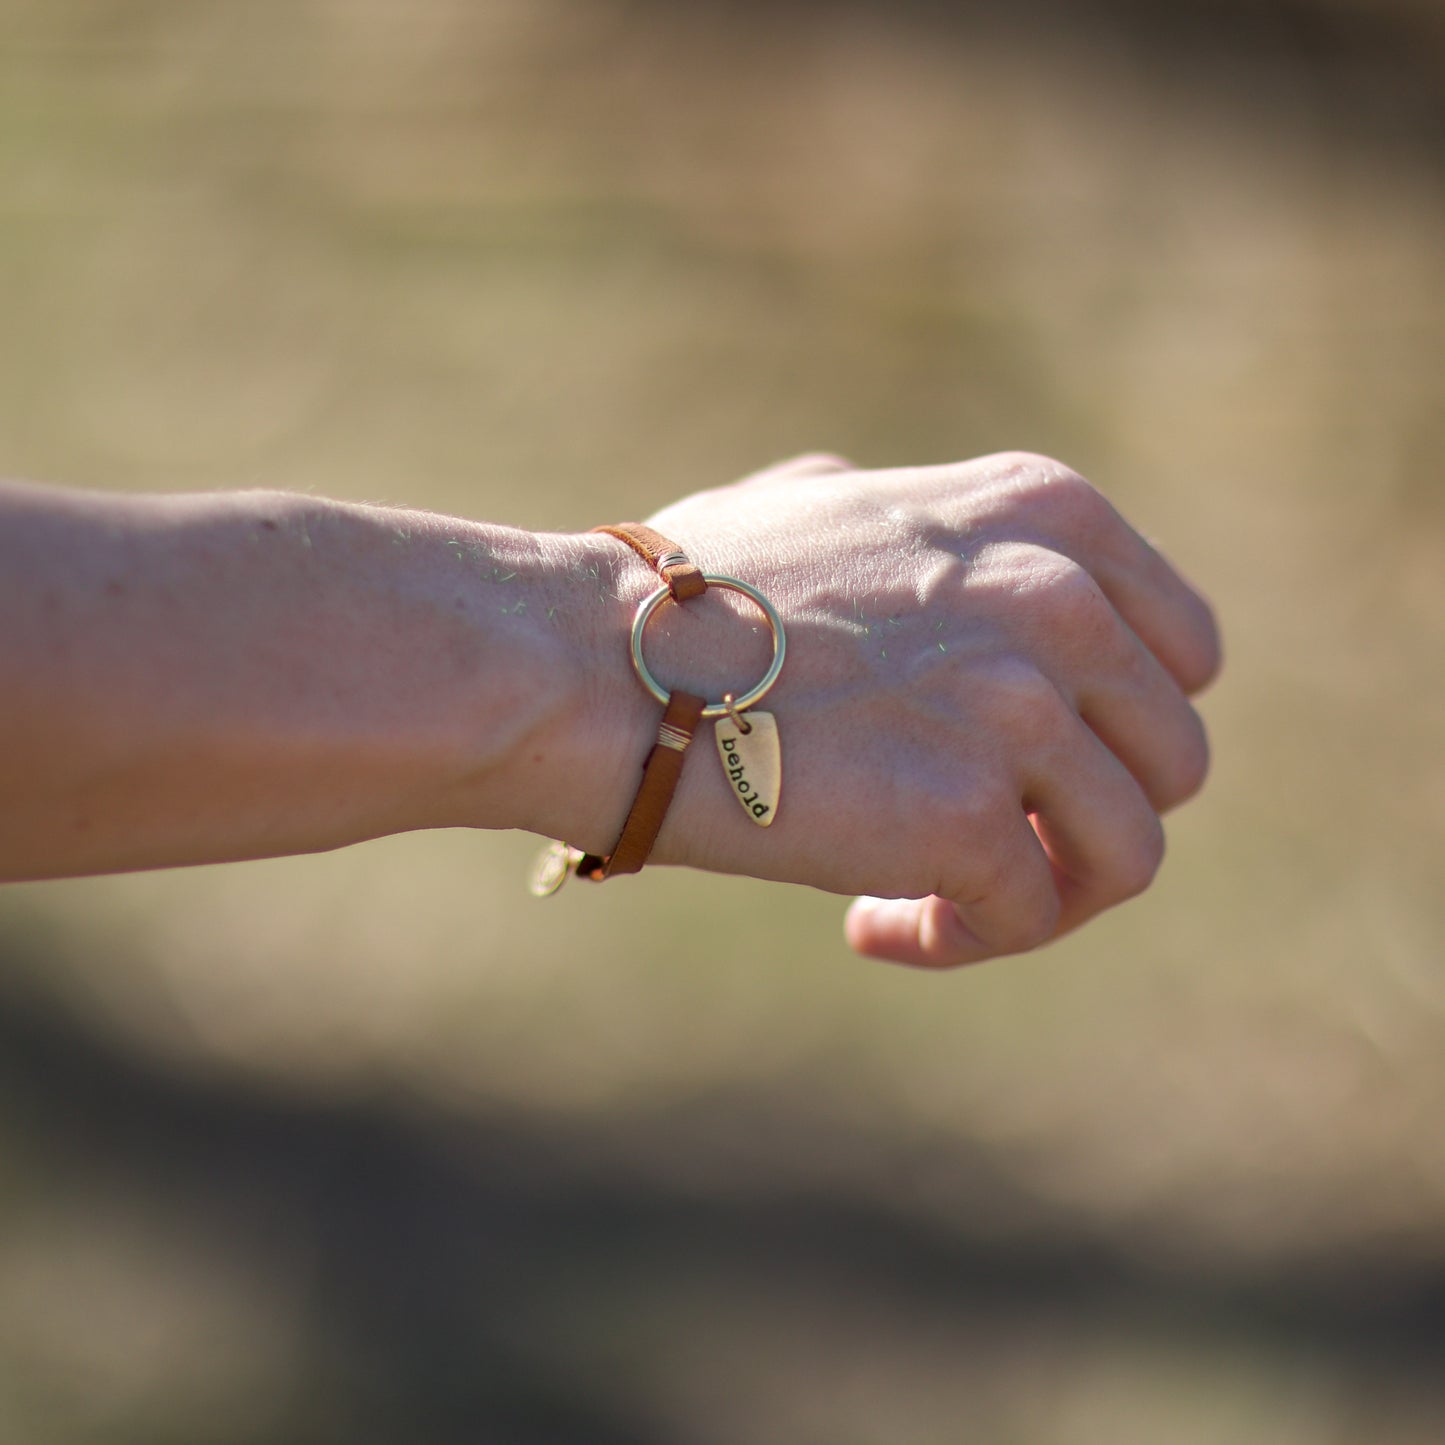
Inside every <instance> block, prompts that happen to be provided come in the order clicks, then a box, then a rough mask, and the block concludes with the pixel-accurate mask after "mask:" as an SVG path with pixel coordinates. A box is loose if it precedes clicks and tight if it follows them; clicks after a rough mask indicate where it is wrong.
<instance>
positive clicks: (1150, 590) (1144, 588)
mask: <svg viewBox="0 0 1445 1445" xmlns="http://www.w3.org/2000/svg"><path fill="white" fill-rule="evenodd" d="M1121 520H1122V519H1121ZM1124 527H1125V529H1126V530H1127V532H1128V533H1129V534H1130V536H1129V537H1128V538H1119V539H1116V545H1122V547H1123V548H1124V550H1126V551H1128V552H1130V553H1131V554H1132V556H1130V557H1128V558H1125V559H1122V560H1116V559H1115V558H1114V557H1113V556H1112V555H1111V554H1109V553H1107V552H1106V553H1104V554H1103V555H1099V556H1097V557H1096V558H1095V559H1094V562H1093V565H1092V567H1090V570H1091V571H1092V572H1093V574H1094V577H1095V579H1096V580H1097V581H1098V583H1099V586H1100V587H1101V588H1102V589H1103V591H1104V595H1105V596H1106V597H1108V599H1109V600H1110V601H1111V602H1112V603H1113V604H1114V606H1115V607H1116V608H1118V610H1119V615H1120V616H1121V617H1123V618H1124V620H1125V621H1126V622H1128V624H1129V626H1130V627H1131V628H1132V629H1133V630H1134V633H1135V635H1136V636H1137V637H1138V638H1139V640H1140V641H1141V642H1142V643H1143V644H1144V646H1145V647H1147V648H1148V649H1149V651H1150V652H1151V653H1152V654H1153V655H1154V656H1155V657H1157V658H1158V659H1159V661H1160V662H1161V663H1162V664H1163V665H1164V667H1165V668H1166V669H1167V670H1168V672H1169V673H1170V675H1171V676H1172V677H1173V679H1174V681H1175V682H1177V683H1178V684H1179V686H1180V687H1181V688H1182V689H1183V690H1184V692H1185V693H1187V694H1189V695H1190V696H1193V695H1194V694H1195V693H1199V692H1203V690H1204V689H1205V688H1206V687H1208V686H1209V684H1210V683H1211V682H1213V681H1214V679H1215V677H1216V676H1218V673H1219V669H1220V665H1221V664H1222V662H1223V658H1224V654H1223V647H1222V644H1221V642H1220V637H1219V624H1218V623H1217V622H1216V621H1215V617H1214V609H1213V608H1212V607H1210V605H1209V602H1208V601H1207V600H1206V598H1205V597H1204V595H1203V594H1202V593H1200V592H1198V591H1196V590H1195V589H1194V588H1193V587H1192V586H1190V584H1189V583H1188V582H1186V581H1185V580H1184V578H1183V577H1181V576H1180V574H1179V573H1178V572H1176V571H1175V570H1174V568H1173V567H1172V566H1170V564H1169V563H1168V561H1166V560H1165V558H1164V556H1163V554H1162V553H1161V552H1160V551H1159V550H1158V549H1157V548H1156V547H1154V546H1153V545H1152V544H1151V543H1149V542H1147V541H1145V540H1144V538H1143V537H1141V536H1139V534H1138V533H1137V532H1135V531H1134V529H1133V528H1132V527H1129V526H1128V524H1127V523H1124ZM1085 565H1086V566H1087V565H1089V564H1088V563H1086V564H1085Z"/></svg>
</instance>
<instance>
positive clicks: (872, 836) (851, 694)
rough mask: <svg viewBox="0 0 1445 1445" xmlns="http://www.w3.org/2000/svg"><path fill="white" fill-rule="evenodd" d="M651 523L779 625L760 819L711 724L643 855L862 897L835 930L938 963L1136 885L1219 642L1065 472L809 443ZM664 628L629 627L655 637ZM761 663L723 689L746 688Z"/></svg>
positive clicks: (1185, 591)
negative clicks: (772, 753) (732, 784)
mask: <svg viewBox="0 0 1445 1445" xmlns="http://www.w3.org/2000/svg"><path fill="white" fill-rule="evenodd" d="M651 522H652V525H654V526H655V527H657V528H658V529H659V530H660V531H662V532H663V533H665V534H666V535H668V536H669V537H671V538H673V539H674V540H675V541H677V542H678V543H680V544H681V545H682V546H683V547H685V548H686V549H687V550H688V551H689V552H690V553H691V555H692V556H693V558H694V559H695V560H696V561H698V562H699V564H700V565H701V566H702V567H703V569H704V570H705V571H708V572H720V573H726V574H732V575H734V576H738V577H741V578H744V579H745V580H748V581H750V582H752V583H753V584H754V585H756V586H757V587H759V588H760V589H761V590H762V591H763V592H764V594H765V595H767V596H768V597H769V598H770V599H771V600H772V601H773V603H774V605H775V606H776V607H777V608H778V610H779V612H780V613H781V615H782V617H783V619H784V621H785V623H786V626H787V633H788V657H787V665H786V667H785V668H784V670H783V674H782V677H781V678H780V680H779V682H778V684H777V686H776V687H775V689H774V690H773V692H772V693H771V694H770V695H769V697H768V699H767V701H766V702H765V703H764V704H761V706H763V707H765V708H767V709H768V710H770V711H772V712H773V713H774V714H775V716H776V717H777V719H778V725H779V730H780V735H781V739H782V751H783V789H782V795H781V800H780V803H779V807H778V810H777V815H776V821H775V823H774V824H773V826H772V827H770V828H768V829H762V828H758V827H755V826H753V825H752V824H750V823H749V821H748V820H747V819H746V818H745V817H744V816H743V812H742V810H741V809H740V808H739V807H738V806H737V805H736V803H735V802H733V801H731V800H730V798H729V796H728V787H727V784H726V781H725V779H724V778H723V775H722V771H721V769H720V768H719V767H718V766H717V763H716V756H715V753H714V750H713V747H712V741H711V737H710V735H706V734H705V735H703V736H700V737H699V739H698V743H697V751H696V753H695V754H694V755H693V757H692V758H691V759H690V763H689V766H688V767H687V768H686V769H685V770H684V774H683V783H682V786H681V787H680V788H679V791H678V795H677V798H676V800H675V802H674V804H673V808H672V811H671V813H670V814H669V817H668V820H667V823H666V825H665V827H664V829H663V832H662V835H661V837H660V838H659V840H658V846H657V849H656V852H655V855H654V856H655V858H656V859H657V861H660V862H676V863H685V864H690V865H693V866H698V867H704V868H710V869H714V870H721V871H726V872H738V873H747V874H751V875H755V876H758V877H764V878H772V879H779V880H786V881H791V882H798V883H806V884H809V885H812V886H814V887H818V888H824V889H828V890H830V891H834V892H841V893H860V894H864V895H867V896H863V897H860V898H859V899H858V900H857V901H856V902H855V903H854V905H853V906H852V908H851V909H850V911H849V914H848V919H847V936H848V941H849V942H850V944H851V945H852V946H853V947H854V948H855V949H857V950H858V951H859V952H860V953H864V954H868V955H871V956H874V957H879V958H887V959H893V960H896V961H898V962H903V963H912V964H920V965H925V966H931V967H949V966H953V965H957V964H963V963H972V962H976V961H978V960H981V959H984V958H989V957H992V956H995V955H998V954H1005V953H1013V952H1018V951H1021V950H1025V949H1029V948H1033V947H1035V946H1037V945H1039V944H1042V943H1044V942H1046V941H1048V940H1049V939H1051V938H1054V937H1057V936H1058V935H1059V934H1061V933H1064V932H1066V931H1068V930H1069V929H1072V928H1075V927H1077V926H1078V925H1079V924H1080V923H1082V922H1084V921H1085V920H1086V919H1088V918H1090V917H1092V916H1093V915H1094V914H1096V913H1098V912H1100V911H1101V910H1103V909H1105V908H1108V907H1110V906H1112V905H1114V904H1116V903H1119V902H1121V901H1123V900H1124V899H1126V898H1128V897H1130V896H1132V895H1133V894H1136V893H1138V892H1139V891H1140V890H1141V889H1143V888H1144V887H1146V886H1147V885H1148V883H1149V882H1150V881H1151V879H1152V878H1153V876H1154V874H1155V871H1156V870H1157V868H1158V866H1159V863H1160V860H1161V858H1162V856H1163V851H1164V836H1163V830H1162V827H1161V824H1160V820H1159V815H1160V813H1162V812H1164V811H1165V810H1167V809H1169V808H1171V807H1173V806H1174V805H1176V804H1178V803H1180V802H1182V801H1183V800H1184V799H1186V798H1188V797H1189V796H1191V795H1192V794H1193V793H1194V792H1195V791H1196V790H1197V789H1198V788H1199V787H1200V785H1201V783H1202V782H1203V779H1204V775H1205V771H1206V768H1207V765H1208V748H1207V744H1206V740H1205V734H1204V728H1203V726H1202V724H1201V722H1200V719H1199V717H1198V715H1197V714H1196V712H1195V711H1194V709H1193V708H1192V707H1191V705H1190V704H1189V702H1188V700H1187V696H1188V695H1189V694H1192V693H1195V692H1197V691H1198V690H1199V689H1201V688H1203V687H1204V686H1205V684H1207V683H1208V682H1209V681H1210V679H1211V678H1212V677H1213V676H1214V674H1215V672H1216V670H1217V669H1218V666H1219V659H1220V651H1219V638H1218V633H1217V631H1216V628H1215V624H1214V621H1213V618H1212V615H1211V613H1210V609H1209V607H1208V605H1207V604H1206V603H1205V601H1204V600H1203V598H1201V597H1200V595H1199V594H1198V593H1197V592H1195V591H1194V590H1193V589H1192V588H1191V587H1190V586H1189V585H1188V584H1187V583H1186V582H1184V581H1183V579H1182V578H1180V576H1179V575H1178V574H1177V573H1176V572H1175V571H1174V570H1173V569H1172V568H1171V567H1170V566H1169V564H1168V563H1167V562H1166V561H1165V560H1164V559H1163V558H1162V557H1161V556H1160V555H1159V553H1158V552H1156V551H1155V550H1154V549H1153V548H1152V547H1151V546H1150V545H1149V544H1148V543H1146V542H1145V541H1144V540H1143V539H1142V538H1141V537H1140V536H1139V535H1138V534H1137V533H1136V532H1134V531H1133V530H1132V529H1131V528H1130V527H1129V526H1128V525H1127V524H1126V523H1125V522H1124V521H1123V519H1122V518H1121V517H1120V516H1119V514H1118V513H1117V512H1116V511H1115V510H1114V509H1113V508H1112V507H1111V506H1110V505H1109V503H1108V502H1107V501H1105V500H1104V498H1103V497H1102V496H1101V495H1100V494H1099V493H1098V492H1097V491H1096V490H1095V489H1094V488H1093V487H1091V486H1090V485H1089V484H1088V483H1087V482H1085V481H1084V480H1083V479H1082V478H1081V477H1079V476H1078V475H1077V474H1075V473H1074V472H1072V471H1070V470H1069V469H1068V468H1066V467H1064V466H1061V465H1060V464H1059V463H1057V462H1053V461H1049V460H1047V459H1046V458H1043V457H1036V456H1029V455H1023V454H1006V455H1001V456H995V457H986V458H983V459H981V460H978V461H973V462H967V463H961V464H958V465H949V466H937V467H919V468H903V469H898V470H890V471H878V472H864V471H857V470H854V469H853V468H852V467H851V466H849V465H848V464H847V463H846V462H843V461H840V460H838V459H836V458H831V457H804V458H800V459H798V460H796V461H793V462H789V463H785V464H784V465H782V466H779V467H775V468H773V469H771V470H769V471H766V472H763V473H760V474H759V475H757V476H755V477H752V478H749V479H747V480H745V481H743V482H740V483H737V484H736V485H734V486H729V487H723V488H720V489H717V490H714V491H708V492H702V493H699V494H697V495H695V496H691V497H688V498H686V499H685V500H683V501H681V502H678V503H676V504H675V505H673V506H670V507H667V508H665V509H664V510H663V511H661V512H659V513H658V514H657V515H656V516H655V517H653V518H652V519H651ZM607 545H609V546H615V545H617V544H613V543H610V542H609V543H608V544H607ZM650 585H655V581H653V582H646V581H640V582H639V587H642V586H650ZM710 598H711V594H710ZM710 598H709V599H704V601H709V600H710ZM690 606H691V604H690ZM681 610H683V609H664V612H676V611H681ZM738 610H739V612H741V613H743V614H744V615H745V614H746V604H742V605H741V607H740V608H739V609H738ZM732 626H733V629H734V632H736V630H737V622H736V620H735V619H734V620H733V621H732ZM668 631H669V628H668V627H667V626H664V627H662V628H660V629H659V632H660V633H664V634H665V633H666V632H668ZM672 640H673V643H674V655H673V656H672V657H666V656H664V657H663V665H655V666H654V671H655V672H656V673H657V674H658V675H659V676H660V677H662V678H663V679H664V682H665V684H666V685H669V686H691V687H694V688H696V689H697V690H699V691H707V692H709V695H710V696H713V697H716V696H717V695H718V693H719V689H720V684H719V682H718V679H717V670H718V669H717V666H716V665H712V664H716V663H717V662H718V660H719V658H718V654H717V653H716V651H715V650H712V649H709V654H710V656H709V663H710V665H709V666H704V665H703V663H702V658H701V656H699V655H697V654H696V653H695V654H694V655H692V656H690V657H689V656H687V655H686V649H685V647H684V648H683V650H682V652H681V653H678V652H677V650H676V642H677V639H676V637H675V636H674V638H673V639H672ZM667 641H668V639H667V637H666V636H660V637H659V639H658V640H657V641H656V642H654V640H653V634H652V630H651V629H649V648H650V649H651V648H652V647H654V646H657V647H659V648H660V649H663V651H664V652H665V650H666V647H667ZM762 641H765V638H759V639H754V644H753V647H754V649H756V647H757V646H759V645H760V644H761V642H762ZM659 655H662V654H661V653H660V654H659ZM760 656H761V660H762V661H763V662H765V661H766V648H765V647H764V648H763V649H762V652H761V654H759V653H758V652H757V651H756V650H749V651H748V652H747V659H746V661H741V660H740V659H734V660H733V661H732V662H731V663H729V664H728V665H729V666H741V668H742V669H743V670H742V671H741V673H730V674H729V676H730V678H731V680H730V681H728V682H726V683H725V684H723V685H726V686H734V687H736V688H737V690H739V691H741V690H742V689H743V688H745V687H746V686H748V685H750V683H751V681H753V680H754V679H755V677H756V675H757V674H758V673H759V672H760V671H761V667H760V666H759V657H760ZM651 658H652V653H651V651H650V652H649V660H651ZM669 669H671V670H670V671H669ZM680 672H681V673H683V674H687V675H686V676H680V675H679V673H680ZM627 682H628V684H629V685H630V686H632V687H633V688H634V690H635V691H636V692H638V693H640V689H636V688H635V683H634V682H633V680H632V679H631V678H630V677H629V678H628V679H627ZM644 710H645V700H644ZM635 725H636V724H635V723H634V724H632V726H635ZM710 731H711V730H710V729H708V730H707V733H708V734H710Z"/></svg>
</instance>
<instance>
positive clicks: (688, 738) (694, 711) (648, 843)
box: [577, 692, 707, 883]
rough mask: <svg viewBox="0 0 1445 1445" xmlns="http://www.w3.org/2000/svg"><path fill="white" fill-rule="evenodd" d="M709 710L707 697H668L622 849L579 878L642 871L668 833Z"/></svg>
mask: <svg viewBox="0 0 1445 1445" xmlns="http://www.w3.org/2000/svg"><path fill="white" fill-rule="evenodd" d="M706 706H707V703H706V701H705V700H704V699H703V698H700V697H698V696H696V695H695V694H694V693H690V692H675V693H673V694H672V696H671V697H670V698H668V700H667V710H666V712H664V713H663V715H662V722H661V724H660V725H659V727H658V729H657V741H656V742H655V743H654V744H653V745H652V751H651V752H649V753H648V755H647V761H646V762H645V763H644V764H643V765H642V786H641V787H639V788H638V790H637V796H636V797H635V798H634V799H633V800H632V811H631V812H629V813H628V815H627V821H626V822H625V823H624V824H623V825H622V834H621V836H620V837H619V838H618V840H617V846H616V847H615V848H613V850H612V853H611V855H610V856H608V857H606V858H603V857H601V856H599V855H598V854H596V853H588V854H587V855H586V856H585V857H584V858H583V859H582V861H581V862H580V863H578V865H577V876H578V877H579V878H590V879H591V880H592V881H593V882H594V883H600V882H601V881H602V880H603V879H604V878H610V877H611V876H612V875H613V874H614V873H640V872H641V871H642V865H643V864H644V863H646V862H647V856H648V854H649V853H651V852H652V845H653V844H654V843H655V842H656V841H657V835H658V833H659V832H660V831H661V829H662V820H663V819H664V818H665V817H666V816H667V809H668V805H669V804H670V803H671V802H672V795H673V793H674V792H675V791H676V789H677V782H678V779H679V778H680V777H681V776H682V764H683V758H684V756H685V755H686V753H687V748H688V744H689V743H691V742H692V738H693V734H694V733H695V732H696V731H697V725H698V722H699V721H700V719H701V718H702V710H703V708H704V707H706Z"/></svg>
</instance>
